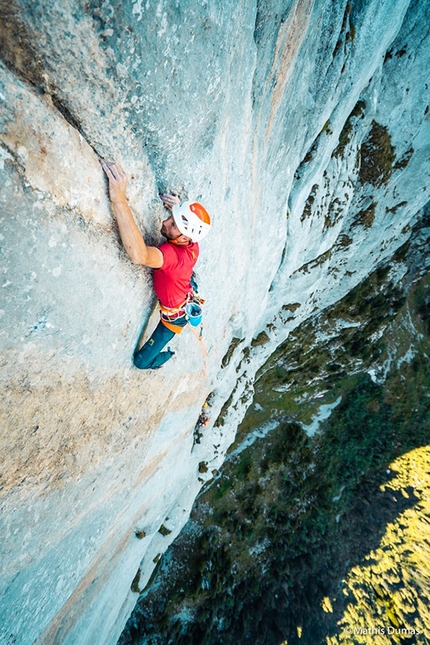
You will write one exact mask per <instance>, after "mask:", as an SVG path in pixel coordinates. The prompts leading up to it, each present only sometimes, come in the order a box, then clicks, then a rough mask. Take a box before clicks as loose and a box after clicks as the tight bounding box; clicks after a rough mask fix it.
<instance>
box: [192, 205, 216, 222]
mask: <svg viewBox="0 0 430 645" xmlns="http://www.w3.org/2000/svg"><path fill="white" fill-rule="evenodd" d="M190 211H193V213H195V214H196V215H197V217H198V218H199V219H200V220H201V221H202V222H204V223H205V224H210V223H211V218H210V216H209V213H208V212H207V210H206V208H205V207H204V206H202V205H201V204H199V202H194V203H193V204H190Z"/></svg>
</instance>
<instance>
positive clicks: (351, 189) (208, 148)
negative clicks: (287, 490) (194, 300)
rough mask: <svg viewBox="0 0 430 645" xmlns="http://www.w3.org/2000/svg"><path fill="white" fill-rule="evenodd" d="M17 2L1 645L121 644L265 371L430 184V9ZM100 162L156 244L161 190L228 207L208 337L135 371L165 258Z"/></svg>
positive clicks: (7, 221) (403, 228) (2, 73)
mask: <svg viewBox="0 0 430 645" xmlns="http://www.w3.org/2000/svg"><path fill="white" fill-rule="evenodd" d="M0 19H1V20H0V36H1V40H0V42H1V45H0V52H1V59H2V62H1V68H0V101H1V111H0V139H1V141H0V143H1V146H0V167H1V185H2V188H1V191H0V201H1V225H2V228H1V245H2V270H3V282H2V295H3V298H2V305H1V316H2V318H1V320H2V367H3V369H2V391H3V392H4V393H5V396H4V399H3V402H2V433H1V440H0V441H1V443H0V454H1V455H2V461H3V463H2V489H1V491H2V493H1V494H2V535H3V536H4V539H3V540H2V562H3V565H2V579H1V594H2V595H1V607H2V609H1V614H2V620H1V626H0V634H1V641H2V642H5V643H19V644H21V643H22V644H23V645H24V644H27V643H28V644H29V643H35V642H38V643H61V644H66V643H67V644H72V643H77V642H79V643H82V644H85V643H88V644H89V643H91V644H93V643H114V642H115V640H116V637H117V635H118V634H119V633H120V631H121V628H122V626H123V624H124V622H125V618H126V617H127V615H128V613H129V612H130V610H131V608H132V606H133V603H134V601H135V598H136V596H135V594H134V593H133V592H132V591H131V590H130V585H131V582H132V580H133V578H134V576H135V574H136V570H138V569H139V571H140V573H139V576H140V578H139V583H138V586H140V588H141V587H142V586H143V585H144V584H145V581H146V580H148V578H149V576H150V574H151V571H152V568H153V567H154V561H156V560H157V557H158V555H159V554H160V553H161V552H163V551H164V550H165V548H166V546H167V545H168V544H169V542H170V541H171V540H172V539H173V538H174V537H175V535H176V534H177V533H178V532H179V530H180V529H181V527H182V526H183V524H184V522H185V521H186V519H187V517H188V514H189V510H190V507H191V504H192V501H193V499H194V497H195V495H196V493H197V491H198V490H199V488H200V486H201V484H202V481H204V480H205V479H206V478H209V477H210V476H211V472H212V471H213V470H214V469H215V468H217V467H218V466H219V465H220V463H221V462H222V460H223V455H224V454H225V450H226V449H227V447H228V445H229V444H230V442H231V441H232V439H233V436H234V432H235V428H236V425H237V421H238V420H239V419H240V418H241V416H242V414H243V411H244V409H245V408H246V406H247V404H248V402H249V400H250V397H251V396H252V378H253V374H254V373H255V370H256V369H257V368H258V367H259V366H260V365H261V364H262V362H263V361H264V360H265V359H266V358H267V356H268V355H269V354H270V353H271V352H272V351H273V350H274V349H275V348H276V346H277V345H278V344H279V343H280V342H281V341H282V340H284V339H285V338H286V336H287V335H288V333H289V331H290V330H292V329H294V328H295V327H296V326H297V325H298V324H299V323H300V322H301V321H303V320H305V319H306V318H307V317H308V316H309V315H310V314H311V313H313V312H315V311H317V310H320V309H324V308H325V307H327V306H329V305H331V304H332V303H333V302H335V301H336V300H338V299H339V298H340V297H342V296H343V295H344V294H345V293H347V292H348V291H349V289H350V288H351V287H352V286H354V285H356V284H358V283H359V282H360V281H361V280H362V279H363V278H364V277H365V276H366V275H368V274H369V272H370V271H371V270H373V269H374V268H375V267H376V266H377V265H378V263H380V262H381V261H382V260H383V259H384V258H386V257H389V256H390V255H391V254H392V253H393V251H394V250H395V249H396V248H397V247H398V246H399V245H400V244H402V243H403V242H404V241H405V240H406V239H407V237H408V234H409V230H410V225H411V223H413V222H414V221H415V220H416V218H417V217H418V213H419V212H420V209H421V208H422V206H423V205H424V204H425V203H426V202H427V201H428V196H427V181H428V174H429V166H430V161H429V157H430V149H429V140H430V137H429V127H430V125H429V119H428V110H429V107H428V86H427V76H426V74H427V69H428V64H429V61H428V58H429V54H428V52H429V51H430V48H429V42H428V38H429V37H428V33H427V29H426V25H427V24H428V20H429V7H428V3H418V2H409V1H408V0H395V2H392V1H391V2H388V1H386V2H380V0H378V1H376V0H367V1H366V2H349V3H347V2H345V1H341V2H336V3H332V2H331V1H330V2H329V1H327V2H323V1H322V0H315V1H314V2H312V1H310V0H294V1H292V2H288V3H285V2H276V0H266V1H261V2H250V3H236V2H223V3H222V4H221V3H218V2H214V1H213V0H208V1H207V2H204V1H203V2H197V1H193V0H191V1H189V2H182V1H181V2H167V1H164V0H160V1H159V2H152V1H151V0H148V1H147V2H143V1H142V0H136V1H135V2H131V1H126V2H123V3H118V2H114V1H113V0H109V1H108V2H103V3H102V2H98V1H97V0H91V1H90V2H86V3H81V2H79V1H78V0H65V1H64V2H61V3H60V2H58V1H54V0H47V1H46V2H43V3H41V2H30V1H28V2H26V0H15V1H14V2H11V3H8V4H7V5H6V3H2V4H1V6H0ZM100 156H102V157H105V158H108V159H113V160H116V161H119V162H120V163H121V164H122V165H123V166H124V168H125V170H126V171H127V173H128V175H129V177H130V183H129V189H128V195H129V200H130V204H131V207H132V209H133V211H134V213H135V215H136V219H137V221H138V223H139V225H140V227H141V229H142V231H143V232H144V233H145V236H146V238H147V239H148V241H150V242H153V243H158V241H159V239H160V238H159V234H158V230H159V226H160V222H161V220H162V219H163V216H164V215H163V209H162V207H161V205H160V201H159V199H158V192H159V191H160V190H164V189H166V188H169V187H176V188H179V189H180V191H181V193H182V195H183V196H186V195H189V196H190V197H193V198H199V199H201V200H202V202H203V203H205V205H206V206H207V208H208V210H209V211H210V212H211V214H212V216H213V221H214V227H213V231H212V232H211V235H210V236H209V237H208V238H207V239H206V240H205V241H204V242H203V243H202V253H201V259H200V260H199V265H198V274H199V277H200V284H201V291H202V293H203V295H204V296H205V297H206V299H207V305H206V319H205V331H204V343H203V344H201V343H199V341H198V339H197V338H196V337H195V336H194V335H193V334H192V333H191V332H190V331H189V330H186V331H185V332H184V334H183V335H182V337H181V338H179V339H177V340H175V347H174V349H175V350H177V354H176V356H175V358H174V359H173V360H172V361H171V362H170V363H169V364H168V365H166V366H165V368H163V370H160V371H157V372H154V373H152V372H150V373H141V372H139V371H137V370H136V369H134V368H133V367H132V365H131V354H132V351H133V348H134V346H135V343H136V340H137V337H138V335H139V332H140V329H141V328H142V325H143V324H145V322H146V321H147V320H148V318H149V315H150V312H151V310H152V307H153V304H154V302H153V294H152V288H151V276H150V272H149V271H148V270H147V269H145V268H139V267H135V266H132V265H131V263H130V261H129V260H128V258H127V256H126V254H125V253H124V251H123V249H122V247H121V244H120V242H119V239H118V234H117V230H116V227H115V225H114V223H113V221H112V218H111V213H110V208H109V204H108V200H107V196H106V186H105V183H104V178H103V175H102V172H101V170H100V167H99V163H98V157H100ZM263 331H264V332H265V335H264V338H265V340H267V342H266V343H265V344H261V343H256V342H254V343H252V339H253V338H257V336H258V335H259V334H261V332H263ZM260 338H261V336H260ZM229 347H230V351H229V352H228V349H229ZM172 348H173V345H172ZM211 391H215V398H214V399H213V400H212V424H211V425H210V426H209V427H207V428H206V429H205V433H204V436H203V438H202V441H201V443H200V444H198V445H196V446H194V449H193V428H194V425H195V423H196V420H197V418H198V415H199V412H200V409H201V406H202V404H203V402H204V401H205V399H206V397H207V395H208V394H209V392H211ZM230 395H231V398H230V406H229V411H228V413H227V414H226V415H224V412H223V415H224V425H221V424H219V425H217V426H216V427H213V421H215V418H216V416H217V415H218V413H219V412H220V410H221V408H222V406H223V404H224V403H225V401H226V400H227V399H228V398H229V397H230ZM202 462H205V464H207V468H208V470H207V472H206V473H202V472H199V464H201V463H202ZM201 470H204V468H203V469H202V468H200V471H201ZM161 527H163V528H161ZM160 528H161V532H159V529H160ZM136 532H137V534H138V536H139V538H141V539H138V538H137V537H136V535H135V533H136Z"/></svg>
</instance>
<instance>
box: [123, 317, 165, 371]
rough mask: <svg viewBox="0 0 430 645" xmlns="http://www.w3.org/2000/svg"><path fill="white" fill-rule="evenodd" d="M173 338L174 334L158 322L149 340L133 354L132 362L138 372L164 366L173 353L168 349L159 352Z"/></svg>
mask: <svg viewBox="0 0 430 645" xmlns="http://www.w3.org/2000/svg"><path fill="white" fill-rule="evenodd" d="M174 336H175V333H174V332H173V331H170V329H167V327H166V325H163V323H162V322H161V321H160V322H159V323H158V325H157V327H156V328H155V329H154V331H153V332H152V335H151V338H150V339H149V340H147V341H146V343H145V344H144V345H143V347H141V349H139V351H138V352H136V353H135V354H134V356H133V362H134V364H135V365H136V367H138V368H139V369H140V370H148V369H156V368H157V367H161V366H162V365H164V363H165V362H166V361H168V360H169V359H170V358H172V356H173V354H174V353H175V352H171V351H170V349H168V350H167V351H165V352H162V351H161V350H162V349H163V347H165V345H167V343H168V342H169V341H171V340H172V338H173V337H174Z"/></svg>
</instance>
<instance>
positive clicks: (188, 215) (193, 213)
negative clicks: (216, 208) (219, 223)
mask: <svg viewBox="0 0 430 645" xmlns="http://www.w3.org/2000/svg"><path fill="white" fill-rule="evenodd" d="M172 215H173V219H174V220H175V224H176V226H177V227H178V229H179V230H180V231H181V233H182V235H186V236H187V237H189V238H191V240H192V241H193V242H200V240H202V239H203V238H204V237H205V235H207V234H208V233H209V229H210V227H211V218H210V216H209V213H208V212H207V210H206V208H205V207H204V206H202V205H201V204H199V203H198V202H184V203H183V204H180V205H179V204H175V205H174V206H173V208H172Z"/></svg>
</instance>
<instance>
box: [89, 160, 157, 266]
mask: <svg viewBox="0 0 430 645" xmlns="http://www.w3.org/2000/svg"><path fill="white" fill-rule="evenodd" d="M100 163H101V165H102V168H103V170H104V172H105V173H106V176H107V178H108V180H109V196H110V200H111V203H112V208H113V212H114V214H115V218H116V221H117V223H118V228H119V234H120V236H121V240H122V243H123V244H124V248H125V250H126V251H127V253H128V255H129V256H130V259H131V261H132V262H133V264H143V265H145V266H147V267H152V268H153V269H159V268H160V267H162V266H163V260H164V257H163V254H162V252H161V251H160V249H157V247H155V246H147V245H146V244H145V240H144V239H143V236H142V233H141V232H140V231H139V228H138V226H137V224H136V222H135V221H134V217H133V214H132V212H131V210H130V206H129V205H128V202H127V197H126V188H127V175H126V174H125V172H124V171H123V169H122V168H121V166H119V165H118V164H115V163H108V162H107V161H104V160H103V161H101V162H100Z"/></svg>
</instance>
